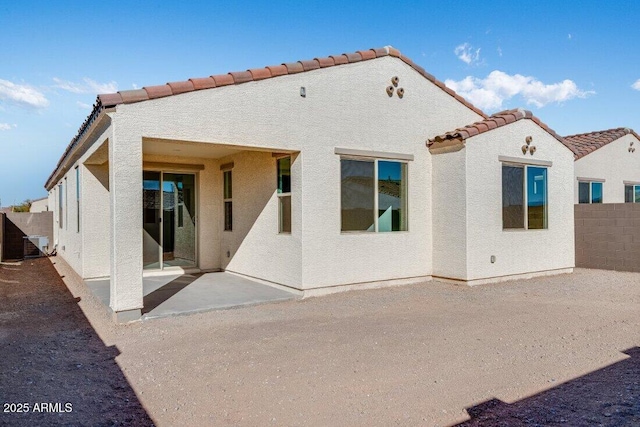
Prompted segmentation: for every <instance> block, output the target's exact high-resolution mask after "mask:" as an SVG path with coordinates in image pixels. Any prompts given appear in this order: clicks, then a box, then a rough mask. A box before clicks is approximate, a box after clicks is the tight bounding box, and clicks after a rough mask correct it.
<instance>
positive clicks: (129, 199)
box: [109, 127, 143, 322]
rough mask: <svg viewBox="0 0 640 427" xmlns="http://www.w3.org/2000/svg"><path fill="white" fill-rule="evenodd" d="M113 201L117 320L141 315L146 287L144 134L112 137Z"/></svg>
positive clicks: (112, 276)
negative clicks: (143, 178)
mask: <svg viewBox="0 0 640 427" xmlns="http://www.w3.org/2000/svg"><path fill="white" fill-rule="evenodd" d="M109 196H110V203H111V214H110V218H111V227H110V228H111V268H110V269H111V271H110V300H109V301H110V303H109V305H110V307H111V309H112V310H113V313H114V316H115V318H116V321H118V322H128V321H132V320H137V319H139V318H140V315H141V309H142V307H143V289H142V138H141V137H140V136H132V135H128V134H127V132H122V133H120V134H118V129H117V127H114V132H113V138H112V140H111V141H109Z"/></svg>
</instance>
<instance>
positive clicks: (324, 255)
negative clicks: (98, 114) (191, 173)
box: [115, 58, 480, 288]
mask: <svg viewBox="0 0 640 427" xmlns="http://www.w3.org/2000/svg"><path fill="white" fill-rule="evenodd" d="M393 76H398V77H399V78H400V84H399V87H403V88H404V89H405V94H404V98H403V99H399V98H398V97H397V96H395V95H394V97H392V98H390V97H389V96H388V95H387V93H386V91H385V88H386V87H387V86H388V85H389V84H390V79H391V78H392V77H393ZM300 87H305V89H306V97H301V96H300ZM116 115H121V116H122V117H126V119H123V120H122V123H121V122H119V121H116V123H117V124H116V131H115V137H116V138H118V135H120V133H121V132H122V133H125V134H126V137H127V138H130V139H139V140H141V139H142V138H143V137H147V138H163V139H175V140H187V141H195V142H205V143H217V144H229V145H236V144H237V145H243V146H247V147H257V148H273V149H275V150H277V149H281V150H296V151H300V152H301V153H302V154H301V155H300V156H299V157H298V159H297V160H296V161H295V162H294V166H293V167H294V170H293V171H292V180H293V185H294V189H293V194H292V202H293V203H294V207H293V221H294V222H293V233H292V235H291V236H280V235H277V234H274V230H275V227H276V226H277V219H276V217H275V215H277V208H276V201H277V200H276V199H275V198H274V197H273V196H272V197H271V198H270V199H268V201H267V202H266V204H265V205H264V208H265V209H266V210H264V212H263V214H262V215H264V216H262V215H261V216H260V217H259V218H261V220H260V221H259V222H257V223H254V227H253V229H251V232H249V233H247V235H246V236H245V237H244V240H243V242H242V244H239V241H238V240H237V239H236V237H231V236H228V237H223V239H224V241H225V244H227V243H228V244H229V245H230V246H229V247H236V246H237V247H238V251H236V253H235V255H234V256H233V259H231V260H230V262H229V264H228V265H224V259H223V260H221V264H220V265H221V267H227V268H229V269H230V270H232V271H237V272H239V273H243V274H247V275H252V276H257V277H260V278H264V279H266V280H272V281H275V282H278V283H283V284H288V285H290V286H295V287H300V286H301V287H303V288H312V287H318V286H328V285H340V284H349V283H359V282H366V281H374V280H389V279H395V278H407V277H415V276H425V275H430V274H431V270H432V265H431V250H432V239H431V209H432V207H431V202H430V201H431V161H430V154H429V153H428V151H427V149H426V147H425V141H426V139H427V138H429V137H431V136H435V135H437V134H439V133H443V132H445V131H448V130H450V129H453V128H456V127H458V126H462V125H464V124H467V123H470V122H473V121H476V120H478V119H480V117H479V116H478V115H477V114H476V113H474V112H473V111H471V110H469V109H468V108H466V107H465V106H463V105H462V104H460V103H459V102H458V101H456V100H455V99H454V98H452V97H451V96H450V95H448V94H446V93H444V92H443V91H442V90H441V89H440V88H438V87H436V86H435V85H433V84H432V83H431V82H429V81H427V80H426V79H424V78H423V77H422V76H420V75H419V74H418V73H417V72H415V70H413V69H411V68H410V67H409V66H408V65H406V64H404V63H403V62H402V61H399V60H397V59H394V58H381V59H378V60H375V61H367V62H362V63H355V64H349V65H344V66H340V67H334V68H328V69H320V70H315V71H311V72H306V73H301V74H296V75H289V76H283V77H278V78H274V79H268V80H265V81H260V82H249V83H245V84H242V85H237V86H226V87H221V88H215V89H211V90H205V91H198V92H190V93H185V94H181V95H177V96H172V97H168V98H161V99H157V100H152V101H146V102H142V103H136V104H126V105H120V106H118V110H117V112H116ZM125 123H126V124H125ZM336 147H340V148H355V149H359V150H373V151H383V152H394V153H404V154H412V155H414V160H413V161H412V162H409V163H410V164H409V231H408V232H396V233H387V234H384V233H380V234H378V235H370V234H367V235H344V234H341V233H340V197H339V194H340V157H339V156H338V155H336V154H335V151H334V150H335V148H336ZM252 156H253V157H252ZM250 159H252V160H250ZM246 160H247V161H248V162H250V163H253V166H254V167H255V170H259V171H264V173H265V174H270V176H271V177H270V178H269V180H271V181H270V182H269V181H267V184H266V186H262V184H258V183H257V182H255V181H254V182H253V183H252V185H253V186H254V187H255V190H254V191H255V192H257V193H256V194H259V195H260V196H261V197H262V195H266V194H267V193H268V192H267V190H268V189H269V186H274V185H275V162H274V161H273V160H270V161H266V160H265V161H264V162H262V160H261V159H260V156H258V155H255V156H254V155H251V156H249V157H247V159H246ZM175 161H181V160H180V158H176V160H175ZM242 161H243V160H242V156H241V157H240V158H239V159H238V162H237V163H236V164H235V167H234V169H235V172H234V184H235V180H236V179H241V176H242V175H243V174H241V173H240V171H241V167H242ZM270 162H273V163H272V165H271V166H269V165H268V163H270ZM267 169H271V171H268V170H267ZM218 173H219V172H218ZM220 175H221V174H220ZM239 185H243V184H242V183H240V184H239ZM217 187H219V188H220V190H217V189H216V190H215V191H221V187H220V186H217ZM266 189H267V190H266ZM263 192H264V193H263ZM235 194H237V193H236V191H235V189H234V199H235V197H236V196H235ZM265 199H266V196H265ZM204 202H205V201H204V200H202V203H204ZM260 204H262V203H258V204H257V205H260ZM296 204H298V206H299V207H296V206H295V205H296ZM298 209H300V211H299V212H297V210H298ZM235 212H236V208H235V200H234V217H235V215H236V214H235ZM253 216H255V215H253ZM262 218H264V221H265V222H264V228H263V223H262ZM203 222H204V220H202V221H201V222H200V223H201V224H203ZM203 231H204V230H203ZM272 239H276V240H274V245H277V246H274V248H275V247H277V251H276V253H278V252H280V253H281V255H274V256H271V255H270V254H268V253H263V252H264V251H265V249H267V248H270V247H271V246H270V245H271V244H268V245H265V244H264V242H265V241H271V240H272ZM275 241H277V243H275ZM260 242H261V243H260ZM302 242H304V244H303V243H302ZM261 245H262V246H263V248H260V246H261ZM250 248H251V249H250ZM269 250H270V249H269ZM299 251H301V261H300V262H301V266H300V267H298V266H296V263H298V262H299V261H297V260H296V255H295V253H296V252H299ZM407 251H411V253H412V256H411V257H407V256H406V255H407ZM221 252H223V253H222V255H223V258H224V256H226V250H224V251H222V250H221ZM203 255H204V254H203ZM263 263H264V265H263ZM267 264H268V265H267ZM298 269H299V271H298ZM265 271H273V272H278V273H277V274H275V273H274V275H273V276H270V277H264V275H265Z"/></svg>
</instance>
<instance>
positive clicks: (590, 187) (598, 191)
mask: <svg viewBox="0 0 640 427" xmlns="http://www.w3.org/2000/svg"><path fill="white" fill-rule="evenodd" d="M578 203H602V183H601V182H595V181H581V182H579V183H578Z"/></svg>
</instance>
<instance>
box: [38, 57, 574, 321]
mask: <svg viewBox="0 0 640 427" xmlns="http://www.w3.org/2000/svg"><path fill="white" fill-rule="evenodd" d="M470 123H473V125H469V126H467V125H468V124H470ZM465 126H466V127H465ZM525 148H526V150H525ZM573 156H574V153H573V152H572V151H571V150H570V149H569V148H568V147H567V146H566V145H565V144H564V143H563V140H562V139H561V138H558V137H557V135H555V134H554V133H553V132H552V131H551V130H550V129H548V128H547V127H546V126H545V125H544V124H542V123H541V122H540V121H539V120H538V119H537V118H535V117H533V116H532V115H531V114H530V113H529V112H526V111H523V110H514V111H508V112H503V113H500V114H497V115H494V116H491V117H488V116H487V115H486V114H485V113H483V112H482V111H480V110H479V109H477V108H475V107H473V106H472V105H471V104H469V103H468V102H466V101H465V100H464V99H463V98H461V97H460V96H458V95H457V94H456V93H455V92H453V91H452V90H450V89H449V88H447V87H446V86H445V85H444V84H443V83H442V82H440V81H438V80H436V79H435V78H434V77H433V76H432V75H430V74H429V73H427V72H426V71H425V70H424V69H422V68H421V67H420V66H418V65H416V64H415V63H413V62H412V61H411V60H410V59H409V58H407V57H406V56H403V55H402V54H400V52H398V51H397V50H396V49H394V48H392V47H385V48H380V49H371V50H366V51H358V52H355V53H347V54H342V55H336V56H330V57H325V58H315V59H313V60H308V61H299V62H294V63H287V64H281V65H275V66H270V67H265V68H257V69H251V70H247V71H242V72H231V73H228V74H223V75H217V76H211V77H205V78H193V79H189V80H186V81H181V82H173V83H167V84H166V85H160V86H150V87H145V88H143V89H138V90H128V91H121V92H118V93H114V94H106V95H99V96H98V99H97V102H96V104H95V105H94V108H93V111H92V112H91V114H90V115H89V117H88V118H87V120H86V121H85V123H84V124H83V125H82V127H81V128H80V130H79V132H78V134H77V135H76V136H75V137H74V139H73V140H72V141H71V143H70V144H69V146H68V148H67V149H66V151H65V153H64V154H63V156H62V158H61V159H60V161H59V162H58V164H57V166H56V168H55V170H54V171H53V172H52V174H51V176H50V177H49V179H48V180H47V182H46V185H45V187H46V189H47V191H49V206H50V207H51V209H52V210H53V211H54V214H55V225H54V228H55V240H56V244H57V249H58V254H59V255H60V256H62V257H63V258H64V259H65V260H66V261H67V262H68V263H69V264H70V265H71V267H73V268H74V269H75V271H76V272H78V274H79V275H80V276H81V277H83V278H85V279H90V278H98V277H109V281H110V294H111V295H110V305H111V309H112V310H113V312H114V313H115V315H116V317H117V318H118V319H133V318H136V317H138V316H139V315H140V310H141V308H142V305H143V290H142V280H143V276H146V275H149V274H161V273H167V272H175V271H194V270H196V271H220V270H224V271H229V272H234V273H237V274H241V275H244V276H247V277H251V278H258V279H261V280H263V281H267V282H271V283H274V284H278V285H281V286H284V287H288V288H291V289H296V290H298V291H300V292H302V293H304V294H305V295H318V294H323V293H327V292H333V291H337V290H345V289H351V288H366V287H376V286H384V285H394V284H404V283H412V282H418V281H424V280H428V279H430V278H432V277H439V278H444V279H449V280H455V281H459V282H463V283H469V284H474V283H482V282H486V281H494V280H503V279H508V278H514V277H525V276H531V275H538V274H553V273H560V272H568V271H571V270H572V268H573V266H574V251H573V249H574V248H573V204H572V193H571V192H572V186H571V183H572V182H573Z"/></svg>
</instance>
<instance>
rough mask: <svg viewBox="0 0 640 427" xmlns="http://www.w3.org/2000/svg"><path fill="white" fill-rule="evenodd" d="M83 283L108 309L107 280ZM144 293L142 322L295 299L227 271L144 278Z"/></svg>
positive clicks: (293, 296) (272, 287)
mask: <svg viewBox="0 0 640 427" xmlns="http://www.w3.org/2000/svg"><path fill="white" fill-rule="evenodd" d="M85 283H86V284H87V286H88V287H89V289H91V292H92V293H93V294H94V295H95V296H97V297H98V299H100V301H102V302H103V303H104V304H105V306H106V307H109V306H110V300H109V293H110V292H109V279H108V278H104V279H94V280H85ZM143 291H144V297H143V304H144V307H143V308H142V318H143V319H152V318H158V317H167V316H177V315H183V314H192V313H198V312H203V311H210V310H222V309H228V308H234V307H242V306H248V305H255V304H263V303H270V302H277V301H286V300H290V299H294V298H298V295H297V294H296V293H294V292H292V291H287V290H283V289H280V288H276V287H274V286H270V285H267V284H264V283H260V282H258V281H255V280H251V279H248V278H245V277H242V276H239V275H236V274H233V273H228V272H216V273H192V274H189V273H175V274H163V275H146V276H145V277H144V278H143Z"/></svg>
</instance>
